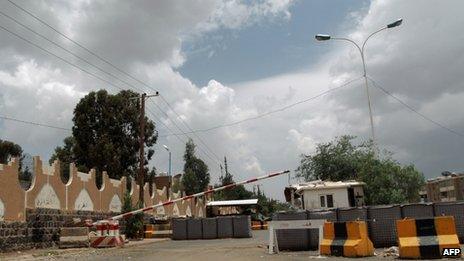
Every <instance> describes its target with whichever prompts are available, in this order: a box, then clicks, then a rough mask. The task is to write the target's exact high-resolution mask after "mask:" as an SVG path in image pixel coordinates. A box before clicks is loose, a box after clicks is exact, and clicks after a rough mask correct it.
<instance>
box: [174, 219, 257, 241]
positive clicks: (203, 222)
mask: <svg viewBox="0 0 464 261" xmlns="http://www.w3.org/2000/svg"><path fill="white" fill-rule="evenodd" d="M171 225H172V239H174V240H186V239H215V238H232V237H234V238H246V237H251V236H252V235H251V217H250V216H247V215H240V216H226V217H214V218H187V219H186V218H175V219H172V223H171Z"/></svg>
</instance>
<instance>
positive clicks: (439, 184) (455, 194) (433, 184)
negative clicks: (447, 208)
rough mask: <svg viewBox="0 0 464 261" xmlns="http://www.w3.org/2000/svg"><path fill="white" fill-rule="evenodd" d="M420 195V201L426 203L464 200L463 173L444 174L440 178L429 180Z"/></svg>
mask: <svg viewBox="0 0 464 261" xmlns="http://www.w3.org/2000/svg"><path fill="white" fill-rule="evenodd" d="M420 194H421V199H422V201H426V202H447V201H457V200H464V173H460V174H458V173H449V172H445V173H444V174H443V175H442V176H440V177H437V178H433V179H429V180H427V182H426V184H425V187H424V188H423V189H422V191H421V192H420Z"/></svg>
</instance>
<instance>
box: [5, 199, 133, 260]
mask: <svg viewBox="0 0 464 261" xmlns="http://www.w3.org/2000/svg"><path fill="white" fill-rule="evenodd" d="M115 214H117V213H101V212H93V211H62V210H59V209H46V208H37V209H27V210H26V221H25V222H8V221H2V222H0V251H2V252H6V251H17V250H25V249H31V248H45V247H54V246H57V245H58V244H59V241H60V231H61V228H66V227H76V221H75V220H82V221H84V220H86V219H92V220H93V221H97V220H101V219H106V218H109V217H111V216H113V215H115ZM123 224H124V222H121V225H123ZM121 230H122V231H123V228H121Z"/></svg>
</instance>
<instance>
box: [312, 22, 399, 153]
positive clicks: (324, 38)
mask: <svg viewBox="0 0 464 261" xmlns="http://www.w3.org/2000/svg"><path fill="white" fill-rule="evenodd" d="M402 22H403V19H398V20H396V21H395V22H393V23H390V24H388V25H387V26H385V27H382V28H380V29H379V30H377V31H375V32H373V33H371V34H370V35H369V36H367V37H366V39H365V40H364V42H363V44H362V47H360V46H359V45H358V44H357V43H356V42H355V41H353V40H351V39H349V38H344V37H331V36H330V35H326V34H317V35H316V36H315V38H316V40H318V41H327V40H330V39H333V40H340V41H347V42H350V43H352V44H354V46H356V49H358V51H359V54H360V55H361V61H362V64H363V77H364V85H365V87H366V95H367V106H368V108H369V121H370V125H371V139H372V143H373V145H374V155H375V153H376V151H375V132H374V119H373V117H372V106H371V96H370V93H369V84H368V81H367V70H366V60H365V56H364V48H365V46H366V43H367V40H369V38H371V37H372V36H373V35H375V34H377V33H379V32H381V31H383V30H386V29H389V28H393V27H397V26H400V25H401V23H402Z"/></svg>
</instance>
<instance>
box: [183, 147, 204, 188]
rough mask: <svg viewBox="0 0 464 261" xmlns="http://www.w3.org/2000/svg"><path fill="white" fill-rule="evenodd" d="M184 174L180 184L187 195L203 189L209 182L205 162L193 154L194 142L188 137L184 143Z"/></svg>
mask: <svg viewBox="0 0 464 261" xmlns="http://www.w3.org/2000/svg"><path fill="white" fill-rule="evenodd" d="M184 161H185V164H184V175H183V176H182V186H183V188H184V190H185V193H187V195H191V194H194V193H198V192H201V191H204V190H205V189H206V188H207V187H208V184H209V180H210V175H209V170H208V166H207V165H206V163H205V162H204V161H203V160H201V159H199V158H197V157H196V156H195V144H194V143H193V140H192V139H189V140H188V141H187V143H186V144H185V153H184Z"/></svg>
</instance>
